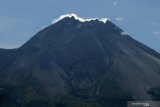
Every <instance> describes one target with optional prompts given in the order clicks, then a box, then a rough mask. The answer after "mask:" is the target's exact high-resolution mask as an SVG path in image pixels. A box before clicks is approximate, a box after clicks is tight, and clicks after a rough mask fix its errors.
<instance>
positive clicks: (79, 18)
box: [52, 13, 109, 24]
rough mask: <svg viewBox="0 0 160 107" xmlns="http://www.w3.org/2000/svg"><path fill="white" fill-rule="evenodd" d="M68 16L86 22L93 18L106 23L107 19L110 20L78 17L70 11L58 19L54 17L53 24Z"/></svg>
mask: <svg viewBox="0 0 160 107" xmlns="http://www.w3.org/2000/svg"><path fill="white" fill-rule="evenodd" d="M66 17H69V18H71V17H74V18H75V19H76V20H79V21H81V22H86V21H91V20H97V19H98V20H99V21H101V22H104V23H106V21H107V20H109V19H108V18H81V17H78V16H77V15H76V14H74V13H70V14H66V15H61V16H60V17H59V18H58V19H54V20H53V21H52V24H54V23H56V22H58V21H60V20H62V19H64V18H66Z"/></svg>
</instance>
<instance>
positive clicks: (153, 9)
mask: <svg viewBox="0 0 160 107" xmlns="http://www.w3.org/2000/svg"><path fill="white" fill-rule="evenodd" d="M159 10H160V0H0V48H9V49H10V48H17V47H19V46H21V45H22V44H24V43H25V42H26V41H27V40H28V39H29V38H31V37H32V36H33V35H34V34H35V33H37V32H38V31H39V30H40V29H42V28H43V26H46V25H50V24H51V22H52V20H53V19H55V18H58V17H59V16H60V15H62V14H67V13H75V14H77V15H78V16H80V17H84V18H91V17H93V18H94V17H98V18H102V17H107V18H110V20H111V21H112V22H114V23H115V24H117V25H118V26H120V27H121V28H122V29H124V30H125V31H127V32H128V33H129V34H130V35H131V36H132V37H133V38H134V39H136V40H138V41H140V42H142V43H144V44H146V45H148V46H149V47H151V48H153V49H154V50H156V51H158V52H160V12H159Z"/></svg>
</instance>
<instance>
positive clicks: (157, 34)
mask: <svg viewBox="0 0 160 107" xmlns="http://www.w3.org/2000/svg"><path fill="white" fill-rule="evenodd" d="M152 34H153V35H155V36H160V32H158V31H156V32H155V31H154V32H152Z"/></svg>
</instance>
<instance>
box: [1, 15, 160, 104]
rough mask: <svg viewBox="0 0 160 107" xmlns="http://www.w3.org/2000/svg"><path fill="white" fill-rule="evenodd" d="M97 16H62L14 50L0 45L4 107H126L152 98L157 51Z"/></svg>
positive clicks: (158, 68)
mask: <svg viewBox="0 0 160 107" xmlns="http://www.w3.org/2000/svg"><path fill="white" fill-rule="evenodd" d="M123 32H124V31H123V30H122V29H120V28H118V27H117V26H116V25H114V24H113V23H112V22H111V21H109V20H108V21H107V22H106V23H104V22H101V21H99V20H91V21H86V22H80V21H78V20H76V19H75V18H74V17H66V18H64V19H62V20H60V21H58V22H57V23H55V24H53V25H51V26H48V27H47V28H45V29H43V30H42V31H40V32H38V33H37V34H36V35H35V36H33V37H32V38H31V39H30V40H29V41H28V42H27V43H25V44H24V45H23V46H21V47H20V48H18V49H13V50H4V49H0V89H3V92H4V95H5V98H4V100H3V101H4V103H3V106H4V107H32V106H33V107H41V106H42V105H43V107H44V105H45V107H106V106H109V107H125V106H126V102H127V101H129V100H141V101H143V100H145V101H146V100H150V101H152V100H155V98H159V97H158V96H156V95H159V94H156V93H155V91H154V90H156V89H159V88H157V87H159V84H160V54H159V53H157V52H155V51H154V50H152V49H150V48H148V47H147V46H145V45H143V44H141V43H139V42H137V41H136V40H134V39H132V38H131V37H130V36H129V35H128V34H126V33H123Z"/></svg>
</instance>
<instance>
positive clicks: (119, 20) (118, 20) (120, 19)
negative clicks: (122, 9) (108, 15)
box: [116, 17, 124, 22]
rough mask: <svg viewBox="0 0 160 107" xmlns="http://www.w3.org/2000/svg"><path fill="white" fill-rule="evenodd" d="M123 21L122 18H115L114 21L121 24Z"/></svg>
mask: <svg viewBox="0 0 160 107" xmlns="http://www.w3.org/2000/svg"><path fill="white" fill-rule="evenodd" d="M123 20H124V18H122V17H117V18H116V21H117V22H122V21H123Z"/></svg>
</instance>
